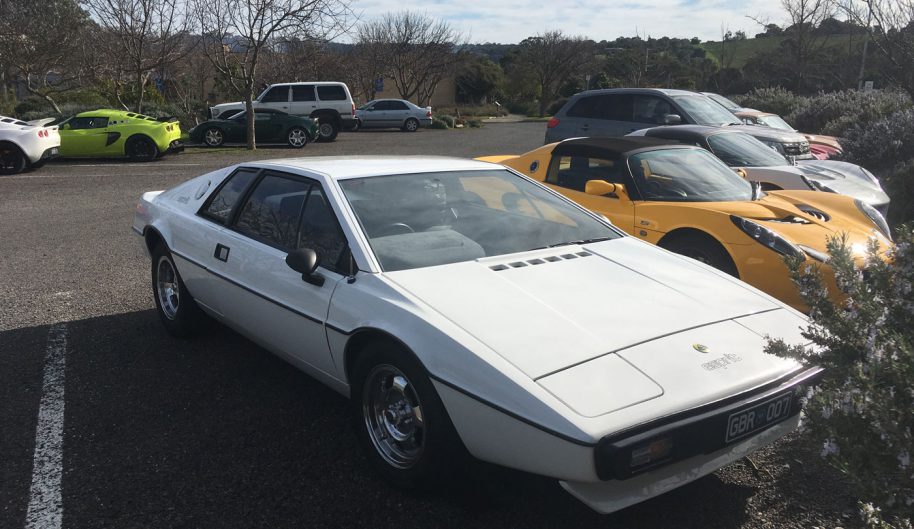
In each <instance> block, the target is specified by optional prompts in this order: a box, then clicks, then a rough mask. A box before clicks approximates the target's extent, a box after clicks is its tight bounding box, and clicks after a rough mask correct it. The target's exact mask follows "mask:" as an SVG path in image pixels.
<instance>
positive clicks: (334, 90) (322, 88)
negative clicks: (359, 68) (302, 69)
mask: <svg viewBox="0 0 914 529" xmlns="http://www.w3.org/2000/svg"><path fill="white" fill-rule="evenodd" d="M317 97H318V98H319V99H320V100H321V101H345V100H346V99H347V97H346V91H345V90H343V87H342V86H340V85H335V84H334V85H318V87H317Z"/></svg>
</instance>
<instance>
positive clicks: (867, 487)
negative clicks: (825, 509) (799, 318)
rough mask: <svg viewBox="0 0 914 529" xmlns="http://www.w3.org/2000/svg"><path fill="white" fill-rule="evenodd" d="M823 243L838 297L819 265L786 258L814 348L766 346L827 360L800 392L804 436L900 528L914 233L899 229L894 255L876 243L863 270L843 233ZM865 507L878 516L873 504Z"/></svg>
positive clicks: (913, 444) (909, 396)
mask: <svg viewBox="0 0 914 529" xmlns="http://www.w3.org/2000/svg"><path fill="white" fill-rule="evenodd" d="M828 250H829V254H830V255H831V259H830V261H829V264H830V265H831V268H832V269H833V270H834V274H835V279H836V283H837V285H838V288H839V289H840V290H841V291H842V292H843V293H844V295H845V297H844V299H843V301H841V302H840V303H835V302H833V301H831V299H830V298H829V296H828V291H827V289H826V288H825V287H824V286H823V281H822V275H821V273H820V271H819V270H818V268H816V267H804V266H803V265H802V263H801V262H800V261H799V260H797V259H793V260H789V261H788V266H789V267H790V269H791V274H792V277H793V280H794V281H795V282H796V283H797V285H798V287H799V289H800V293H801V295H802V296H803V300H804V301H805V302H806V304H807V305H808V306H809V307H810V312H809V317H810V322H809V325H808V326H807V327H806V329H805V330H804V332H803V336H804V337H805V338H807V339H808V340H810V341H811V342H812V343H813V344H814V348H813V347H809V348H807V347H803V346H788V345H787V344H786V343H785V342H783V341H781V340H771V341H769V344H768V347H767V351H768V352H769V353H773V354H776V355H779V356H782V357H789V358H794V359H797V360H799V361H800V362H802V363H804V364H810V365H818V366H821V367H823V368H825V370H826V371H825V375H824V377H823V379H822V381H821V382H820V383H819V385H818V386H817V387H816V388H814V389H813V390H812V391H811V392H810V393H809V394H808V395H807V397H806V399H805V417H806V419H805V428H804V433H805V435H806V436H807V437H808V438H810V439H811V440H813V441H814V442H816V443H818V444H820V446H822V456H823V457H825V458H826V459H827V461H828V462H829V463H830V464H832V465H833V466H835V467H836V468H837V469H838V470H839V471H841V472H842V473H844V474H845V475H846V476H847V477H848V479H849V480H850V482H851V483H852V484H854V485H855V486H856V489H857V491H858V493H859V494H860V497H862V498H863V499H864V500H865V501H867V502H874V503H875V504H877V505H879V507H880V508H881V509H882V511H883V512H884V513H885V515H886V516H896V517H897V518H896V519H895V521H894V522H893V525H896V526H897V527H906V525H905V524H906V523H907V524H908V525H907V526H909V524H910V520H905V519H904V517H907V516H910V512H911V506H912V505H914V461H912V457H914V454H912V451H914V413H911V410H912V409H914V325H911V322H912V321H914V301H912V300H914V232H912V229H911V227H903V228H901V229H899V231H898V234H897V243H896V246H895V247H894V249H892V250H890V262H886V261H883V260H882V259H881V258H880V257H879V256H878V251H879V248H878V246H877V244H876V243H875V242H873V243H872V245H871V246H870V248H869V249H868V255H867V257H866V261H865V264H864V265H863V267H862V269H861V268H858V267H857V266H855V263H854V257H853V254H852V251H851V249H850V248H848V247H847V245H846V241H845V240H843V239H840V238H835V239H832V240H830V241H829V244H828ZM863 514H864V518H865V519H866V518H867V517H872V516H879V517H881V515H880V514H879V513H878V512H875V508H873V507H872V505H869V506H867V505H866V504H865V505H864V513H863ZM867 523H869V522H867ZM870 525H871V526H879V525H873V524H870ZM881 527H887V526H881Z"/></svg>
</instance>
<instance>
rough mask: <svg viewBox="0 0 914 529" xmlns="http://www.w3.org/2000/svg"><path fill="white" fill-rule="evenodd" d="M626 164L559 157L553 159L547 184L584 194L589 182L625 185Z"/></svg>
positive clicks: (585, 158) (614, 161)
mask: <svg viewBox="0 0 914 529" xmlns="http://www.w3.org/2000/svg"><path fill="white" fill-rule="evenodd" d="M623 169H624V164H623V163H622V162H621V161H620V160H610V159H604V158H588V157H586V156H558V157H556V158H553V161H552V163H551V164H550V165H549V172H548V173H547V174H546V182H547V183H550V184H553V185H556V186H559V187H564V188H567V189H573V190H575V191H580V192H582V193H583V192H584V189H585V188H586V186H587V182H588V181H589V180H606V181H607V182H610V183H613V184H624V183H626V179H625V178H624V175H623Z"/></svg>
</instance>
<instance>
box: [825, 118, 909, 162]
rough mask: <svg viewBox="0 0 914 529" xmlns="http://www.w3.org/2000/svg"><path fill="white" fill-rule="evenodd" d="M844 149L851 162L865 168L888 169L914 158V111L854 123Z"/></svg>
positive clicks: (845, 134)
mask: <svg viewBox="0 0 914 529" xmlns="http://www.w3.org/2000/svg"><path fill="white" fill-rule="evenodd" d="M842 146H843V147H844V149H845V157H846V158H847V159H848V160H850V161H853V162H854V163H858V164H863V165H873V166H877V167H879V166H882V167H885V166H892V165H895V164H897V163H898V162H901V161H905V160H911V159H914V109H910V108H909V109H907V110H902V111H899V112H895V113H894V114H891V115H889V116H886V117H882V118H881V119H875V120H867V121H862V122H857V123H854V124H853V125H852V126H851V127H850V128H848V129H847V131H846V132H845V133H844V136H843V140H842Z"/></svg>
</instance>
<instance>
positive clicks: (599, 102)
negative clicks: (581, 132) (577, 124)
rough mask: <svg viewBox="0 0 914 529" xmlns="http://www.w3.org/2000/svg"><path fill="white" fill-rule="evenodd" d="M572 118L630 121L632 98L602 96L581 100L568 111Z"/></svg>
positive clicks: (625, 96)
mask: <svg viewBox="0 0 914 529" xmlns="http://www.w3.org/2000/svg"><path fill="white" fill-rule="evenodd" d="M568 116H569V117H572V118H590V119H611V120H615V121H631V120H632V96H630V95H626V94H604V95H596V96H590V97H585V98H581V99H580V100H579V101H578V102H577V103H575V104H574V106H573V107H571V108H570V109H569V110H568Z"/></svg>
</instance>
